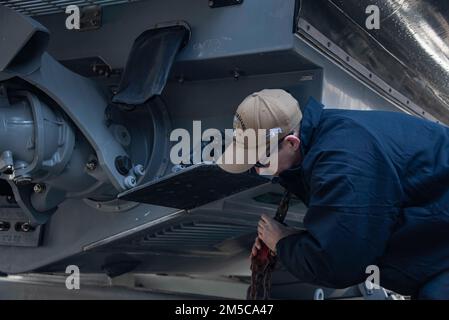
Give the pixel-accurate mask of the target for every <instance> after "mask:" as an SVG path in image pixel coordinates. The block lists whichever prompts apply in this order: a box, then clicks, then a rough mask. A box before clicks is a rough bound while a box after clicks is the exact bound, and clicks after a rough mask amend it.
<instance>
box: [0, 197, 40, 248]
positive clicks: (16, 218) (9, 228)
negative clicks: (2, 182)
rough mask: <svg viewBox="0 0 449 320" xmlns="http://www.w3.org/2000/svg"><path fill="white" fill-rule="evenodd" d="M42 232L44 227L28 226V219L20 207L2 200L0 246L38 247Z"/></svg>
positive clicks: (0, 203) (0, 201)
mask: <svg viewBox="0 0 449 320" xmlns="http://www.w3.org/2000/svg"><path fill="white" fill-rule="evenodd" d="M4 198H5V197H3V199H4ZM42 231H43V226H35V227H32V226H31V225H29V224H28V218H27V217H26V216H25V215H24V214H23V211H22V209H21V208H20V207H19V206H17V205H13V204H7V203H6V201H3V200H0V246H13V247H38V246H39V245H40V242H41V239H42V233H43V232H42Z"/></svg>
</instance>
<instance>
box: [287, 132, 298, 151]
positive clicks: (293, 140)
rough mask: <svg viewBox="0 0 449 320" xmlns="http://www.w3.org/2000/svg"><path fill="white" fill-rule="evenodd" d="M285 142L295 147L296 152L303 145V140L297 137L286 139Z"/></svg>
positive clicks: (290, 136) (291, 136)
mask: <svg viewBox="0 0 449 320" xmlns="http://www.w3.org/2000/svg"><path fill="white" fill-rule="evenodd" d="M284 141H286V142H287V143H289V144H290V145H291V146H292V147H293V150H294V151H296V150H298V149H299V147H300V145H301V140H300V139H299V138H298V137H297V136H295V135H289V136H287V137H285V139H284Z"/></svg>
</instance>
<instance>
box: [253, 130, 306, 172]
mask: <svg viewBox="0 0 449 320" xmlns="http://www.w3.org/2000/svg"><path fill="white" fill-rule="evenodd" d="M300 145H301V141H300V139H299V138H298V137H297V136H295V135H289V136H287V137H285V138H284V140H283V141H282V142H281V143H280V145H279V149H278V170H277V171H276V172H275V173H274V174H273V176H279V174H280V173H281V172H283V171H285V170H288V169H290V168H292V167H293V166H295V165H297V164H299V162H300V160H301V156H300V153H299V147H300ZM273 156H274V155H273ZM255 169H256V172H257V173H258V174H260V172H261V170H262V169H260V168H255Z"/></svg>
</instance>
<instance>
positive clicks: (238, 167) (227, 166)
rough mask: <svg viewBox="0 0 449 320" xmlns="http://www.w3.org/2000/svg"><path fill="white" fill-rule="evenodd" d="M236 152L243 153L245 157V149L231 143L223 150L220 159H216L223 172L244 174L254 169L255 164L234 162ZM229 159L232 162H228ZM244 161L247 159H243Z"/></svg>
mask: <svg viewBox="0 0 449 320" xmlns="http://www.w3.org/2000/svg"><path fill="white" fill-rule="evenodd" d="M237 152H243V154H244V155H246V154H247V149H246V148H245V147H244V146H242V145H239V144H237V143H231V144H230V145H229V146H228V147H227V148H226V149H225V152H224V153H223V154H222V155H221V157H219V158H218V160H217V165H218V166H219V167H220V168H221V169H223V170H224V171H227V172H229V173H235V174H237V173H243V172H246V171H248V170H250V169H251V168H252V167H254V165H255V164H250V163H237V161H236V155H237ZM230 159H232V161H230ZM245 159H247V158H246V157H245Z"/></svg>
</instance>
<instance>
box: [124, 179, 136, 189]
mask: <svg viewBox="0 0 449 320" xmlns="http://www.w3.org/2000/svg"><path fill="white" fill-rule="evenodd" d="M123 182H124V184H125V186H126V187H127V188H128V189H131V188H134V187H135V186H136V185H137V181H136V178H134V177H133V176H127V177H126V178H125V180H124V181H123Z"/></svg>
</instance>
